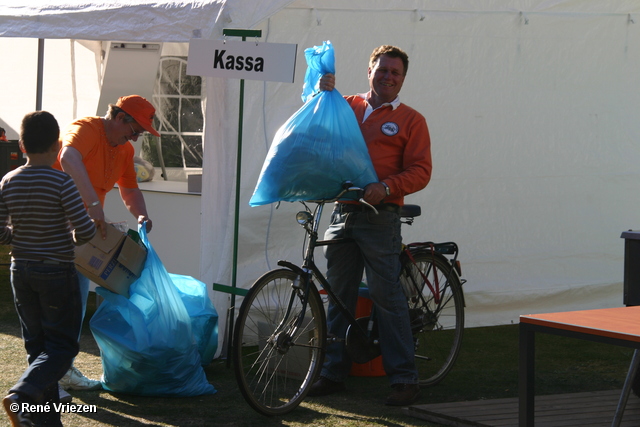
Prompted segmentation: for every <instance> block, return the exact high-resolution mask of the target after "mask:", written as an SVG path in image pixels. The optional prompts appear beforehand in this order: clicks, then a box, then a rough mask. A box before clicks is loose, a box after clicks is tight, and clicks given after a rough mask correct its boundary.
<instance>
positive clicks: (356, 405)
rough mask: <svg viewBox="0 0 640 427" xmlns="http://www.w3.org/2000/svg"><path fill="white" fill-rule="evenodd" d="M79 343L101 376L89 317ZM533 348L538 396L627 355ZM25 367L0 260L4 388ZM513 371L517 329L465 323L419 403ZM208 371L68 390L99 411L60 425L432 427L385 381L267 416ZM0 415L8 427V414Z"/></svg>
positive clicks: (593, 378)
mask: <svg viewBox="0 0 640 427" xmlns="http://www.w3.org/2000/svg"><path fill="white" fill-rule="evenodd" d="M0 248H1V247H0ZM4 253H6V251H5V252H4ZM5 258H6V255H5ZM3 262H7V261H5V260H4V259H3V258H2V253H1V252H0V263H3ZM92 295H93V294H92ZM89 302H90V304H89V307H88V314H87V319H88V318H89V317H90V316H91V314H92V313H93V312H94V311H95V300H94V298H91V297H90V299H89ZM80 346H81V352H80V354H79V355H78V357H77V359H76V366H78V368H80V370H82V371H83V372H84V373H85V374H87V375H88V376H89V377H93V378H98V377H99V376H100V375H101V372H102V366H101V359H100V352H99V349H98V347H97V345H96V343H95V341H94V339H93V337H92V335H91V331H90V329H89V327H88V321H86V322H85V325H84V329H83V337H82V339H81V341H80ZM536 348H537V353H536V392H537V393H538V394H556V393H570V392H579V391H596V390H607V389H617V388H620V387H622V384H623V382H624V377H625V375H626V371H627V369H628V367H629V363H630V360H631V355H632V350H630V349H623V348H619V347H614V346H610V345H605V344H596V343H592V342H587V341H582V340H576V339H570V338H563V337H557V336H552V335H545V334H538V335H537V338H536ZM25 364H26V361H25V351H24V347H23V345H22V340H21V338H20V330H19V324H18V319H17V315H16V314H15V309H14V308H13V305H12V296H11V289H10V285H9V276H8V267H7V266H6V265H0V366H2V369H0V389H1V390H4V391H5V392H6V391H7V390H8V389H9V388H10V387H11V386H12V385H13V384H14V383H15V382H16V381H17V379H18V378H19V377H20V375H21V373H22V372H23V370H24V368H25ZM517 370H518V327H517V325H508V326H496V327H487V328H470V329H467V330H465V336H464V340H463V345H462V351H461V353H460V357H459V359H458V361H457V363H456V365H455V367H454V368H453V370H452V371H451V373H450V374H449V376H448V377H447V378H446V379H445V380H444V381H443V382H442V383H441V384H438V385H437V386H434V387H431V388H426V389H423V391H422V397H421V399H420V401H419V402H418V403H436V402H454V401H464V400H479V399H493V398H503V397H516V396H517V393H518V372H517ZM205 372H206V374H207V378H208V379H209V381H210V382H211V383H212V384H213V385H214V387H215V388H216V389H217V390H218V392H217V393H216V394H214V395H211V396H198V397H189V398H159V397H142V396H133V395H124V394H116V393H109V392H106V391H100V392H75V391H72V392H71V393H72V395H73V397H74V403H76V404H88V405H96V408H97V412H96V413H91V414H64V415H63V418H62V420H63V423H64V425H65V426H68V427H96V426H123V427H126V426H133V427H139V426H140V427H141V426H261V427H262V426H294V427H301V426H331V427H333V426H338V427H364V426H386V427H392V426H393V427H397V426H426V427H429V426H431V427H435V426H437V424H429V423H425V422H424V421H422V420H418V419H415V418H411V417H409V416H407V415H405V414H404V413H403V412H402V410H401V409H399V408H393V407H387V406H384V405H383V404H382V403H383V401H384V399H385V397H386V395H387V394H388V393H389V392H390V389H389V387H388V382H387V379H386V377H350V378H349V379H348V381H347V387H348V392H346V393H339V394H336V395H333V396H327V397H323V398H315V399H307V401H305V402H304V403H303V404H302V405H301V406H300V407H299V408H297V409H296V410H295V411H293V412H291V413H290V414H287V415H285V416H282V417H275V418H267V417H264V416H261V415H259V414H257V413H255V412H254V411H253V410H252V409H250V407H249V406H248V405H247V404H246V403H245V401H244V399H243V398H242V396H241V394H240V392H239V390H238V387H237V384H236V381H235V378H234V375H233V369H232V368H230V367H228V364H227V362H226V361H225V360H215V361H214V362H213V363H212V364H211V365H210V366H208V367H207V368H206V369H205ZM632 398H634V397H632ZM0 420H2V421H0V423H1V424H3V425H4V422H5V421H4V420H6V417H5V415H4V413H3V414H2V415H0Z"/></svg>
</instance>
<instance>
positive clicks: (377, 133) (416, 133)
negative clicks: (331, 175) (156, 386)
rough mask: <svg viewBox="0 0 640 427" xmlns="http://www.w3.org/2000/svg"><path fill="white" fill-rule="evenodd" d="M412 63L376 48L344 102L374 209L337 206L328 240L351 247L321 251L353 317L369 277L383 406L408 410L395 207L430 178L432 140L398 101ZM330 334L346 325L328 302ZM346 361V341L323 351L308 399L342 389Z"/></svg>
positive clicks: (406, 331)
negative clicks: (366, 161)
mask: <svg viewBox="0 0 640 427" xmlns="http://www.w3.org/2000/svg"><path fill="white" fill-rule="evenodd" d="M408 66H409V59H408V56H407V54H406V53H405V52H404V51H403V50H402V49H400V48H398V47H395V46H388V45H384V46H380V47H378V48H376V49H374V51H373V53H372V54H371V57H370V59H369V68H368V79H369V88H370V90H369V92H367V93H364V94H359V95H353V96H347V97H345V98H346V100H347V102H348V103H349V104H350V105H351V108H353V111H354V112H355V115H356V119H357V120H358V123H359V124H360V130H361V131H362V135H363V136H364V140H365V142H366V143H367V148H368V150H369V154H370V156H371V160H372V162H373V166H374V168H375V170H376V173H377V175H378V179H379V182H373V183H370V184H368V185H367V186H366V187H365V194H364V199H365V201H366V202H368V203H370V204H372V205H374V206H376V208H377V209H378V211H379V214H378V215H375V214H374V213H373V212H372V211H371V210H369V208H367V207H366V206H363V205H360V204H354V203H337V204H336V207H335V209H334V212H333V216H332V218H331V224H330V225H329V228H328V229H327V231H326V233H325V239H336V238H341V237H348V238H351V239H352V240H353V242H352V243H349V244H342V245H330V246H327V249H326V254H325V255H326V258H327V279H328V280H329V283H330V284H331V286H332V289H333V290H334V291H335V292H336V294H337V295H338V296H339V298H340V299H341V300H342V301H344V302H345V304H346V305H347V307H348V308H349V309H350V310H351V312H352V313H353V312H355V308H356V304H357V298H358V287H359V284H360V281H361V280H362V273H363V271H365V272H366V277H367V286H368V287H369V293H370V296H371V299H372V300H373V303H374V304H375V306H376V313H377V324H378V328H379V336H380V349H381V352H382V361H383V366H384V369H385V372H386V374H387V376H388V378H389V382H390V383H391V387H392V392H391V394H390V395H389V397H388V398H387V400H386V402H385V403H386V404H387V405H393V406H406V405H409V404H412V403H414V402H415V401H416V400H417V399H418V397H419V394H420V388H419V386H418V371H417V369H416V366H415V363H414V357H415V354H414V344H413V336H412V333H411V327H410V324H409V312H408V305H407V299H406V297H405V295H404V292H403V290H402V288H401V286H400V281H399V276H400V260H399V256H398V254H399V253H400V250H401V242H402V237H401V235H400V217H399V208H400V206H402V205H403V204H404V196H405V195H407V194H411V193H414V192H416V191H419V190H421V189H423V188H424V187H425V186H426V185H427V184H428V183H429V180H430V178H431V141H430V138H429V129H428V128H427V123H426V121H425V119H424V117H423V116H422V115H421V114H420V113H418V112H417V111H415V110H414V109H412V108H411V107H409V106H407V105H405V104H402V103H401V102H400V100H399V97H398V93H399V92H400V89H402V85H403V83H404V79H405V76H406V74H407V69H408ZM334 86H335V77H334V76H333V75H331V74H327V75H325V76H323V77H322V79H321V80H320V89H321V90H333V88H334ZM327 323H328V327H329V331H328V332H329V334H332V335H334V336H337V337H344V336H345V335H346V331H347V327H348V322H347V321H346V319H344V316H342V315H341V313H340V312H339V310H338V309H337V308H336V307H335V306H334V305H333V304H331V303H330V304H329V310H328V314H327ZM350 369H351V360H350V358H349V356H348V354H347V352H346V349H345V344H344V341H336V342H333V343H331V344H329V345H328V346H327V353H326V356H325V364H324V366H323V368H322V372H321V376H320V379H319V380H318V381H317V382H316V383H315V384H313V386H312V387H311V390H310V392H309V396H323V395H327V394H332V393H335V392H339V391H342V390H345V385H344V380H345V379H346V377H347V375H348V374H349V371H350Z"/></svg>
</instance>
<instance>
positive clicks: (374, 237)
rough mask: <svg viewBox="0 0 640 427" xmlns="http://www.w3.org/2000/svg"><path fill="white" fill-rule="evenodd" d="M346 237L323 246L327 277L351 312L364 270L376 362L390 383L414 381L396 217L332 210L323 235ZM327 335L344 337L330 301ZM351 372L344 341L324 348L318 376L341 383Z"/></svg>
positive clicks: (341, 319) (341, 321) (343, 328)
mask: <svg viewBox="0 0 640 427" xmlns="http://www.w3.org/2000/svg"><path fill="white" fill-rule="evenodd" d="M341 237H344V238H349V239H353V242H349V243H345V244H339V245H329V246H326V249H325V256H326V258H327V280H328V281H329V284H330V285H331V288H332V290H333V291H334V292H335V293H336V295H337V296H338V298H340V299H341V300H342V301H343V302H344V303H345V305H346V306H347V307H348V308H349V311H350V312H351V313H355V310H356V305H357V302H358V288H359V286H360V282H361V281H362V273H363V271H364V272H365V273H366V277H367V286H368V288H369V294H370V297H371V300H372V301H373V303H374V306H375V310H376V322H377V324H378V332H379V337H380V349H381V351H382V363H383V366H384V370H385V372H386V373H387V376H388V377H389V381H390V383H391V384H399V383H406V384H416V383H417V382H418V371H417V369H416V366H415V362H414V359H415V351H414V344H413V335H412V333H411V325H410V321H409V309H408V305H407V298H406V297H405V295H404V292H403V290H402V287H401V286H400V281H399V276H400V257H399V254H400V250H401V246H402V237H401V235H400V217H399V215H398V214H396V213H394V212H387V211H380V212H379V214H378V215H376V214H375V213H373V212H352V213H340V212H339V210H338V208H336V210H334V212H333V215H332V217H331V224H330V225H329V228H328V229H327V231H326V233H325V239H327V240H329V239H336V238H341ZM327 324H328V332H329V334H333V335H335V336H336V337H338V338H344V337H345V335H346V331H347V328H348V326H349V323H348V321H347V319H345V318H344V316H343V315H342V314H341V313H340V311H339V309H338V308H337V307H335V306H334V304H332V303H329V309H328V312H327ZM350 370H351V359H350V358H349V356H348V354H347V351H346V348H345V343H344V341H336V342H333V343H331V344H329V345H328V346H327V352H326V355H325V363H324V366H323V367H322V372H321V375H322V376H323V377H325V378H327V379H329V380H332V381H338V382H341V381H344V379H345V378H346V377H347V376H348V375H349V371H350Z"/></svg>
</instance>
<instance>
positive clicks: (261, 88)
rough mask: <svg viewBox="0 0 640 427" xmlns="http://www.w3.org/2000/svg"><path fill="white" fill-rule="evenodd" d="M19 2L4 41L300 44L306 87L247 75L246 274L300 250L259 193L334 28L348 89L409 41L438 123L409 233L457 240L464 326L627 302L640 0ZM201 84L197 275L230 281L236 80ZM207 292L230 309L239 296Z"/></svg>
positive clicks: (634, 203) (341, 77)
mask: <svg viewBox="0 0 640 427" xmlns="http://www.w3.org/2000/svg"><path fill="white" fill-rule="evenodd" d="M9 2H10V1H9V0H0V36H4V37H35V38H71V39H74V38H78V39H90V40H111V39H113V40H128V41H146V42H153V41H165V42H169V41H180V42H184V41H188V40H189V39H190V38H191V37H193V36H194V35H195V36H200V37H203V38H214V39H215V38H220V37H221V34H222V29H223V28H251V29H261V30H262V32H263V37H262V38H261V39H260V41H261V42H277V43H297V44H298V58H299V59H298V66H297V70H296V83H294V84H283V83H272V82H255V81H247V82H246V88H245V94H246V95H245V96H246V99H245V111H244V141H245V142H244V144H245V150H244V153H243V160H242V184H241V200H240V207H241V210H240V238H239V273H238V286H241V287H248V286H250V285H251V283H252V281H253V280H255V278H257V277H258V276H259V275H260V274H261V273H262V272H264V271H266V270H267V269H268V268H273V267H275V263H276V261H277V260H278V259H289V260H291V261H298V260H299V259H300V256H301V244H302V230H301V229H299V228H298V227H297V225H296V224H295V221H294V219H293V213H294V212H295V211H297V210H298V206H297V205H296V204H289V203H284V204H282V206H281V207H280V209H278V210H275V209H274V207H273V206H262V207H257V208H250V207H249V206H248V200H249V199H250V197H251V194H252V192H253V189H254V187H255V183H256V180H257V177H258V173H259V171H260V168H261V166H262V162H263V161H264V157H265V155H266V152H267V150H268V147H269V144H270V143H271V139H272V138H273V135H274V134H275V132H276V130H277V129H278V127H279V126H280V125H281V124H282V123H283V122H284V121H285V120H286V119H287V118H288V117H289V116H290V115H291V114H293V113H294V112H295V111H296V110H297V109H298V108H299V107H300V104H301V101H300V92H301V89H302V80H303V75H304V71H305V63H304V59H303V55H302V51H303V50H304V48H307V47H311V46H314V45H319V44H321V43H322V42H323V41H324V40H331V41H332V43H333V45H334V47H335V49H336V68H337V72H336V75H337V88H338V89H339V90H340V92H341V93H343V94H350V93H356V92H363V91H366V90H367V82H366V64H367V61H368V56H369V54H370V52H371V50H372V49H373V48H374V47H376V46H378V45H380V44H395V45H398V46H400V47H402V48H404V49H405V50H406V51H407V52H408V54H409V57H410V61H411V65H410V67H409V73H408V76H407V79H406V82H405V86H404V88H403V90H402V92H401V94H400V97H401V99H402V101H403V102H405V103H407V104H408V105H410V106H412V107H414V108H416V109H417V110H419V111H420V112H422V113H423V115H424V116H425V117H426V119H427V123H428V124H429V127H430V132H431V138H432V144H433V161H434V171H433V179H432V182H431V183H430V184H429V186H428V187H427V188H426V189H425V190H423V191H422V192H420V193H418V194H416V195H413V196H411V197H409V198H408V200H407V202H409V203H416V204H420V205H422V207H423V216H422V217H421V218H419V219H418V220H417V221H416V223H415V224H414V225H413V226H412V227H411V228H410V229H406V230H405V231H404V235H405V237H406V240H434V241H448V240H453V241H456V242H457V243H458V244H459V246H460V249H461V253H460V258H461V261H462V268H463V275H464V277H465V278H466V279H467V280H468V282H467V284H466V285H465V294H466V302H467V313H468V314H467V324H468V326H479V325H493V324H504V323H509V322H517V319H518V315H519V314H525V313H531V312H548V311H561V310H573V309H588V308H599V307H611V306H619V305H621V304H622V298H623V296H622V278H623V255H624V241H623V240H622V239H621V238H620V234H621V232H622V231H624V230H627V229H630V228H635V227H638V226H637V224H638V222H639V221H640V218H639V214H638V212H640V196H638V194H640V173H639V171H640V166H639V165H640V145H639V144H638V141H639V140H640V121H639V120H637V118H636V115H637V112H638V111H640V97H639V96H638V88H639V87H640V73H638V72H637V70H638V69H640V4H638V2H636V1H631V0H629V1H622V0H620V1H608V2H602V1H598V0H581V1H575V0H556V1H548V0H521V1H515V0H512V1H508V0H479V1H473V2H469V1H462V0H460V1H448V2H441V1H437V0H387V1H372V0H352V1H349V2H344V1H339V0H323V1H320V0H306V1H305V0H296V1H293V2H291V1H261V2H254V1H250V0H244V1H242V0H236V1H234V0H227V1H218V2H214V1H210V2H187V1H171V2H169V1H168V2H150V1H148V2H147V1H137V2H120V3H117V4H115V5H114V4H108V5H107V4H98V3H92V2H79V1H78V2H64V3H63V2H56V1H48V2H46V5H44V4H45V3H44V2H38V1H31V2H29V1H25V0H22V1H20V2H19V3H20V4H21V5H22V6H21V5H13V4H11V5H9V4H8V3H9ZM39 4H42V5H43V6H38V5H39ZM5 59H6V58H5ZM14 63H15V61H14ZM46 90H47V89H46V88H45V91H46ZM206 91H207V103H206V119H205V163H204V180H203V193H202V194H203V196H202V230H201V236H202V241H201V245H200V248H196V249H194V252H196V251H197V249H199V254H196V253H194V256H200V258H201V263H200V271H199V272H197V273H196V272H194V273H193V275H194V276H198V273H199V278H200V279H201V280H203V281H205V282H206V283H208V284H212V283H223V284H230V276H231V259H232V257H231V248H232V246H233V227H232V225H233V209H234V194H235V190H234V188H233V187H234V185H235V156H236V148H235V141H236V138H237V115H238V81H237V80H228V81H227V80H222V79H214V78H209V79H207V81H206ZM13 101H14V100H12V102H11V103H5V105H4V106H0V117H2V116H3V111H4V109H6V108H15V107H16V106H15V102H13ZM44 107H45V108H49V109H53V108H55V106H46V105H45V106H44ZM28 108H31V106H29V107H28ZM158 232H161V231H160V230H156V231H155V233H158ZM152 239H153V236H152ZM180 250H182V249H180ZM318 258H321V256H319V257H318ZM212 296H213V298H214V301H215V303H216V307H217V308H218V310H219V312H220V313H221V314H223V313H224V312H225V310H226V308H227V305H228V295H226V294H221V293H213V292H212ZM222 317H224V316H221V318H222ZM223 320H224V319H223Z"/></svg>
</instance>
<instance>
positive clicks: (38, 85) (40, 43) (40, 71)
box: [36, 39, 44, 111]
mask: <svg viewBox="0 0 640 427" xmlns="http://www.w3.org/2000/svg"><path fill="white" fill-rule="evenodd" d="M43 75H44V39H38V74H37V77H36V78H37V81H36V111H40V110H42V80H43Z"/></svg>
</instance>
